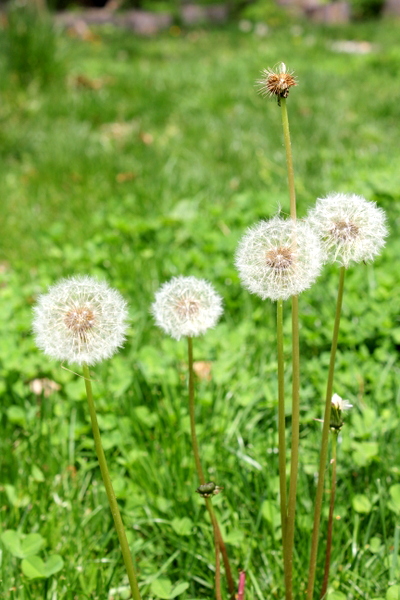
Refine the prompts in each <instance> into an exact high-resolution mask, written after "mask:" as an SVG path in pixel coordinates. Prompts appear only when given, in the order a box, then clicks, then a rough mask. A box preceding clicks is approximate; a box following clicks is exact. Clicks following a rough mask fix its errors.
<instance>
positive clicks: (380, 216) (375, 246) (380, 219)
mask: <svg viewBox="0 0 400 600" xmlns="http://www.w3.org/2000/svg"><path fill="white" fill-rule="evenodd" d="M307 220H308V221H309V223H310V224H311V225H312V226H313V227H314V228H315V230H316V231H317V233H318V234H319V236H320V238H321V241H322V245H323V249H324V252H325V255H326V261H327V262H338V263H339V264H340V265H342V266H344V267H346V268H348V267H349V265H350V263H351V262H356V263H357V262H362V261H369V260H373V258H374V257H375V256H377V255H378V254H379V252H380V251H381V249H382V248H383V246H384V245H385V237H386V236H387V235H388V230H387V227H386V215H385V212H384V211H383V210H382V209H381V208H378V207H377V206H376V204H375V202H368V201H367V200H365V198H363V197H362V196H357V195H355V194H339V193H336V194H329V195H328V196H327V197H326V198H318V200H317V203H316V205H315V208H313V209H312V210H310V212H309V214H308V217H307Z"/></svg>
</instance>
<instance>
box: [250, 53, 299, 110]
mask: <svg viewBox="0 0 400 600" xmlns="http://www.w3.org/2000/svg"><path fill="white" fill-rule="evenodd" d="M257 83H258V85H259V91H260V94H262V95H263V96H277V98H278V102H279V99H280V98H287V97H288V95H289V91H290V88H291V87H293V86H294V85H297V80H296V78H295V77H294V76H293V72H288V71H287V70H286V65H285V63H283V62H282V63H279V66H278V68H277V69H276V71H274V70H273V69H263V71H262V79H259V80H258V81H257Z"/></svg>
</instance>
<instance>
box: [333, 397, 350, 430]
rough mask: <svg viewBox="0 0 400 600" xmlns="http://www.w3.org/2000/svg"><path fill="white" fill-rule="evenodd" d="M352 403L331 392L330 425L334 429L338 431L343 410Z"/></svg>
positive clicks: (341, 421) (341, 422)
mask: <svg viewBox="0 0 400 600" xmlns="http://www.w3.org/2000/svg"><path fill="white" fill-rule="evenodd" d="M352 406H353V405H352V404H350V402H348V401H347V400H343V398H341V397H340V396H339V395H338V394H333V396H332V401H331V422H330V427H331V429H333V430H334V431H340V429H341V428H342V426H343V419H342V416H343V411H345V410H348V409H349V408H352Z"/></svg>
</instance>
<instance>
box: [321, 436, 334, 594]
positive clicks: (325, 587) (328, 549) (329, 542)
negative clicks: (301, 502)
mask: <svg viewBox="0 0 400 600" xmlns="http://www.w3.org/2000/svg"><path fill="white" fill-rule="evenodd" d="M332 436H333V437H332V460H331V464H332V480H331V498H330V503H329V517H328V532H327V536H326V554H325V569H324V578H323V580H322V589H321V596H320V599H321V600H323V598H325V596H326V592H327V591H328V582H329V569H330V566H331V552H332V536H333V511H334V510H335V495H336V465H337V460H336V458H337V454H336V449H337V437H338V432H337V431H333V432H332Z"/></svg>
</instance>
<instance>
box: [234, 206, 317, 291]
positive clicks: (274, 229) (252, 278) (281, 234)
mask: <svg viewBox="0 0 400 600" xmlns="http://www.w3.org/2000/svg"><path fill="white" fill-rule="evenodd" d="M322 258H323V255H322V250H321V244H320V241H319V239H318V236H317V234H316V233H315V232H314V230H313V229H312V227H311V226H310V225H308V224H307V223H305V222H303V221H294V220H293V219H289V220H285V219H282V218H281V217H274V218H273V219H270V220H269V221H261V222H260V223H258V224H257V225H254V226H253V227H251V228H250V229H248V231H247V232H246V233H245V235H244V236H243V238H242V239H241V241H240V242H239V247H238V250H237V252H236V261H235V264H236V267H237V269H238V271H239V276H240V279H241V281H242V284H243V286H244V287H245V288H247V289H248V290H249V291H250V292H252V293H253V294H257V296H260V297H261V298H262V299H263V300H265V299H266V298H270V299H271V300H287V299H288V298H289V297H290V296H297V294H300V293H301V292H303V291H304V290H305V289H307V288H309V287H310V286H311V285H312V284H313V283H314V281H315V279H316V278H317V277H318V275H319V273H320V270H321V267H322V264H323V260H322Z"/></svg>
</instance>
